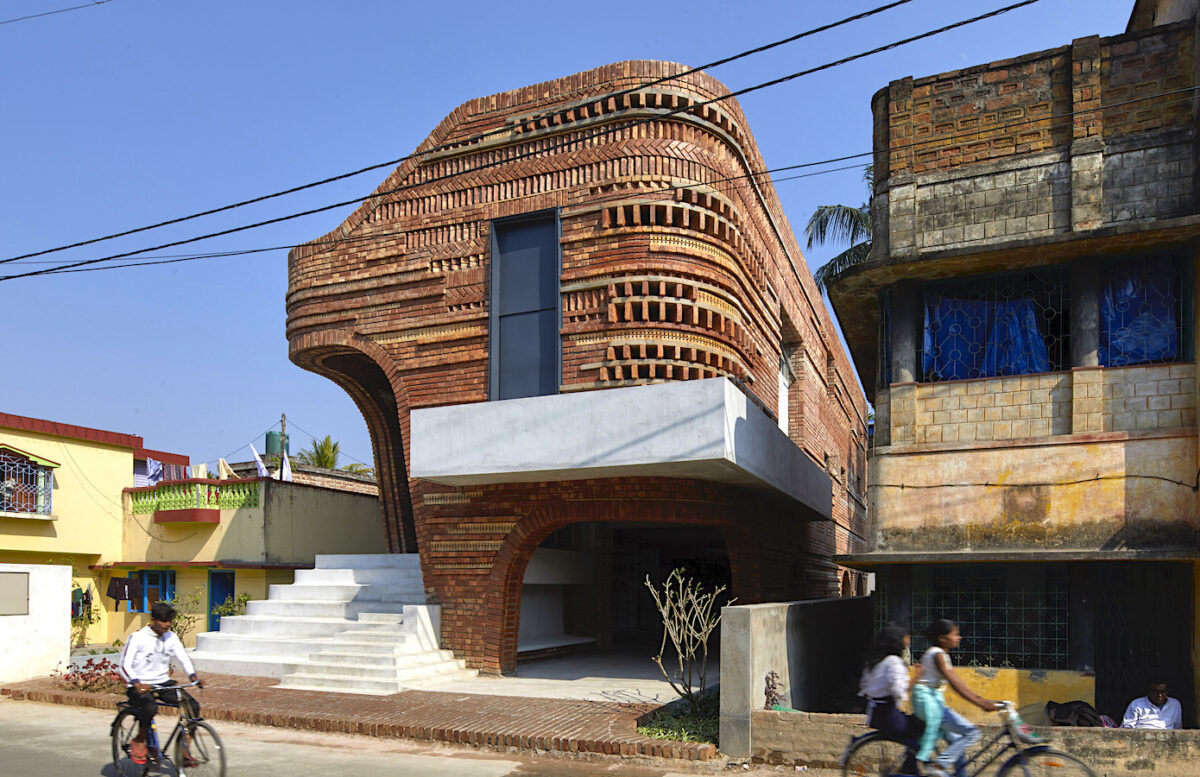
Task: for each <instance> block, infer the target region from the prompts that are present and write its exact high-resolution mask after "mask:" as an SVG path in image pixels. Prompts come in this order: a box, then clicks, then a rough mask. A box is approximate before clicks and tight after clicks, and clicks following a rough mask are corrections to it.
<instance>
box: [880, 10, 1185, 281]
mask: <svg viewBox="0 0 1200 777" xmlns="http://www.w3.org/2000/svg"><path fill="white" fill-rule="evenodd" d="M1193 35H1194V31H1193V27H1192V25H1191V24H1190V23H1178V24H1174V25H1170V26H1165V27H1156V28H1153V29H1149V30H1142V31H1137V32H1133V33H1127V34H1125V35H1120V36H1115V37H1111V38H1099V37H1095V36H1093V37H1090V38H1082V39H1079V40H1077V41H1075V42H1074V43H1072V44H1071V45H1070V46H1064V47H1061V48H1057V49H1051V50H1048V51H1043V52H1037V53H1034V54H1027V55H1025V56H1022V57H1017V58H1015V59H1009V60H1002V61H999V62H992V63H989V64H986V65H979V66H976V67H972V68H967V69H965V70H956V71H952V72H949V73H942V74H940V75H936V76H930V77H927V78H920V79H915V80H914V79H911V78H906V79H901V80H898V81H893V82H892V83H891V84H889V85H888V86H887V87H885V88H884V89H883V90H881V91H880V92H879V93H877V94H876V95H875V98H874V100H873V103H872V105H873V111H874V118H875V165H876V170H880V171H887V174H886V175H879V176H877V178H876V196H875V200H874V203H873V211H874V216H875V222H876V224H877V227H876V240H875V243H876V245H877V246H878V250H877V253H878V255H879V256H880V257H884V256H888V255H903V254H912V253H914V252H916V253H920V252H924V251H930V250H937V249H949V248H961V247H965V246H973V245H986V244H988V243H999V242H1004V241H1011V240H1014V239H1030V238H1038V237H1047V236H1050V235H1054V234H1061V233H1066V232H1071V231H1081V230H1089V229H1096V228H1098V227H1102V226H1105V225H1110V224H1118V223H1123V222H1129V221H1137V220H1145V219H1156V218H1159V219H1161V218H1174V217H1177V216H1183V215H1188V214H1191V213H1193V212H1194V211H1195V206H1196V203H1195V196H1194V191H1193V190H1194V187H1195V153H1196V152H1195V128H1194V126H1193V124H1194V121H1193V109H1192V101H1193V98H1192V95H1191V94H1190V93H1187V92H1180V91H1179V90H1186V89H1188V88H1190V87H1191V86H1192V85H1193V61H1194V58H1195V57H1194V40H1193ZM1155 95H1160V96H1155ZM1142 98H1145V99H1142Z"/></svg>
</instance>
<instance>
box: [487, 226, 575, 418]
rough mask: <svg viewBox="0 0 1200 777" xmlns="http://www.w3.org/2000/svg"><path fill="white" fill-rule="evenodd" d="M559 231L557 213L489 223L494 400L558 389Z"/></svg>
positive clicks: (559, 371) (541, 393)
mask: <svg viewBox="0 0 1200 777" xmlns="http://www.w3.org/2000/svg"><path fill="white" fill-rule="evenodd" d="M558 232H559V227H558V214H557V213H556V212H554V213H539V214H535V215H533V216H522V217H520V218H515V219H506V220H504V221H497V222H494V223H493V224H492V300H491V375H490V383H491V398H492V399H516V398H518V397H536V396H542V395H544V394H554V393H556V392H557V391H558V384H559V375H560V373H561V367H560V364H561V350H562V349H561V346H560V342H559V329H560V321H561V318H562V314H561V312H560V309H559V307H560V304H561V303H560V294H559V275H560V260H559V250H558V243H559V237H558Z"/></svg>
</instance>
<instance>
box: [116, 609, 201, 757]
mask: <svg viewBox="0 0 1200 777" xmlns="http://www.w3.org/2000/svg"><path fill="white" fill-rule="evenodd" d="M173 620H175V609H174V608H173V607H171V606H170V605H169V604H164V603H163V602H156V603H155V604H154V606H152V607H151V608H150V625H148V626H146V627H144V628H142V629H139V630H137V631H135V632H134V633H133V634H131V635H130V636H129V640H128V641H127V642H126V643H125V647H124V648H123V649H122V650H121V662H120V663H121V666H120V671H121V676H122V677H123V678H124V679H125V682H126V683H127V686H126V688H125V695H126V696H128V697H129V704H130V706H132V707H133V708H134V710H135V711H136V714H137V719H138V733H137V736H136V737H134V738H133V741H132V742H131V743H130V751H129V757H130V758H131V759H132V760H133V762H134V763H138V764H144V763H146V752H147V749H146V732H148V731H149V730H150V723H151V721H152V720H153V719H154V715H155V714H156V713H157V712H158V702H159V700H161V701H163V702H164V703H166V704H175V705H180V704H182V705H183V706H184V708H185V709H187V710H188V711H189V713H190V714H191V715H192V717H197V718H198V717H200V705H199V704H198V703H197V702H196V700H195V699H194V698H192V697H191V696H190V695H189V694H188V693H187V691H184V690H176V689H172V688H163V687H161V686H170V685H174V684H175V681H174V680H171V679H170V677H169V672H170V668H171V659H172V658H175V659H176V660H178V661H179V663H180V664H181V665H182V666H183V669H184V671H185V672H187V673H188V679H190V680H191V681H192V682H194V683H196V685H197V686H198V687H200V688H203V687H204V683H203V682H201V680H200V678H198V677H197V676H196V669H195V667H194V666H192V659H191V658H189V657H188V654H187V651H186V650H184V648H183V643H182V642H180V641H179V637H178V636H177V635H176V634H175V632H173V631H171V622H172V621H173ZM155 686H159V687H155Z"/></svg>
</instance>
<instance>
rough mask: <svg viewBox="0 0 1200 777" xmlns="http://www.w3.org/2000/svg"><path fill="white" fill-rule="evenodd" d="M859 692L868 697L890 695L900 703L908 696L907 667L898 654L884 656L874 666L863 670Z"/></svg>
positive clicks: (876, 697) (874, 697) (879, 697)
mask: <svg viewBox="0 0 1200 777" xmlns="http://www.w3.org/2000/svg"><path fill="white" fill-rule="evenodd" d="M858 689H859V693H860V694H862V695H863V696H866V697H867V698H868V699H886V698H887V697H889V696H891V697H892V698H894V699H895V700H896V703H897V704H900V703H901V702H903V701H904V700H905V699H907V698H908V667H906V666H905V665H904V659H902V658H901V657H900V656H885V657H884V658H883V660H882V661H880V662H879V663H878V664H876V665H875V666H873V667H871V668H870V669H865V670H863V675H862V683H861V684H860V685H859V687H858Z"/></svg>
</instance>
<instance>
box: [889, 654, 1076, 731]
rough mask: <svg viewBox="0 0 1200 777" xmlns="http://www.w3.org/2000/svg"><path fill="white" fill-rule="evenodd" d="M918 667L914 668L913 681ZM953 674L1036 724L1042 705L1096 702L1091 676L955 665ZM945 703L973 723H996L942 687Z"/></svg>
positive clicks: (985, 695) (987, 714)
mask: <svg viewBox="0 0 1200 777" xmlns="http://www.w3.org/2000/svg"><path fill="white" fill-rule="evenodd" d="M917 669H918V666H914V667H913V670H912V675H913V677H914V678H915V677H916V674H917V671H916V670H917ZM954 671H955V672H956V673H957V674H958V676H959V678H960V679H961V680H962V681H963V682H964V683H966V684H967V687H968V688H970V689H971V690H972V691H974V692H975V693H977V694H979V695H980V696H982V697H983V698H985V699H995V700H996V701H1011V702H1013V703H1015V704H1016V705H1017V709H1018V710H1020V711H1021V714H1022V715H1023V716H1026V717H1028V718H1029V719H1030V721H1031V722H1037V721H1038V717H1037V716H1035V715H1034V713H1037V715H1039V716H1040V714H1041V713H1042V711H1043V710H1044V709H1045V706H1046V702H1048V701H1056V702H1067V701H1086V702H1087V703H1088V704H1095V703H1096V678H1095V676H1093V675H1091V674H1084V673H1082V672H1065V671H1056V670H1049V671H1039V670H1029V669H1008V668H1003V669H997V668H993V667H988V666H980V667H971V666H956V667H954ZM946 704H947V705H949V706H950V707H951V708H952V709H954V710H955V711H957V712H960V713H962V715H963V716H964V717H966V718H967V720H970V721H972V722H974V723H985V724H993V723H996V721H997V719H996V714H995V713H994V712H984V711H983V710H981V709H979V708H978V707H976V706H975V705H974V704H971V703H970V702H968V701H966V700H965V699H963V698H962V697H961V696H959V695H958V694H957V693H955V692H954V690H953V689H951V688H950V687H947V688H946Z"/></svg>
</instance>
